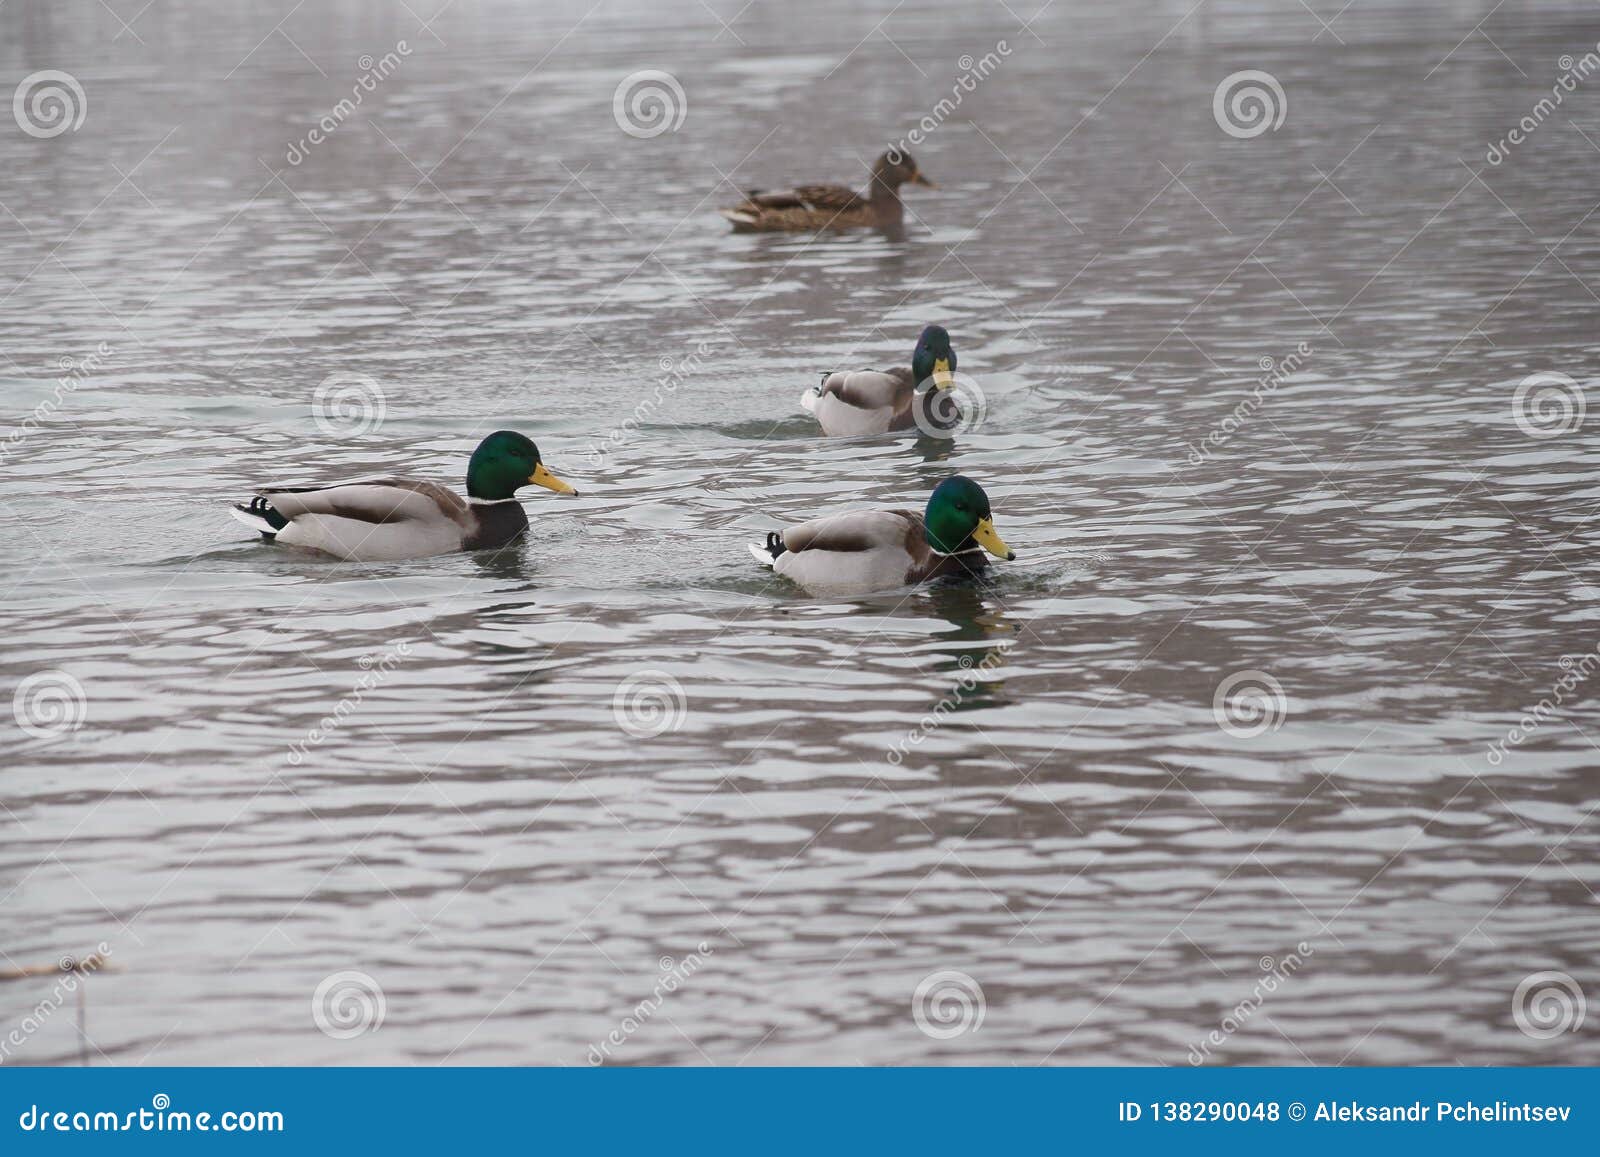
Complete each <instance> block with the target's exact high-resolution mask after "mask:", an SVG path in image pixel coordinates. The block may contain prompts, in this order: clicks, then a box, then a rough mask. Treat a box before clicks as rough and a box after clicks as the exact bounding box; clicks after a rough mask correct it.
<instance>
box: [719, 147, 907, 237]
mask: <svg viewBox="0 0 1600 1157" xmlns="http://www.w3.org/2000/svg"><path fill="white" fill-rule="evenodd" d="M908 182H909V183H910V184H913V185H926V186H927V187H928V188H930V189H931V188H934V187H935V186H934V183H933V182H932V181H930V180H928V178H926V177H924V176H923V175H922V170H921V169H919V168H917V162H916V161H915V160H913V159H912V157H911V154H910V153H902V152H901V151H899V150H898V149H890V150H889V151H888V152H886V153H884V154H883V156H881V157H879V158H878V159H877V161H876V162H874V164H873V166H872V179H871V180H870V181H869V182H867V191H866V192H864V193H857V192H856V191H855V190H854V189H847V188H845V187H844V186H843V185H797V186H795V187H794V188H793V189H765V190H764V189H752V190H750V191H749V192H748V193H746V194H745V199H744V201H743V202H742V203H741V204H738V205H734V206H733V207H732V208H728V209H718V210H717V212H719V213H721V214H722V215H723V216H724V217H726V218H727V219H728V220H729V221H731V222H733V231H734V232H735V233H793V232H804V231H809V230H812V229H862V228H869V229H885V228H895V227H897V226H899V225H900V224H901V222H902V220H903V219H904V217H905V206H904V205H902V204H901V203H900V186H901V185H904V184H906V183H908Z"/></svg>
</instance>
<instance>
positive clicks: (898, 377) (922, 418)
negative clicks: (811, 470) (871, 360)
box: [800, 325, 961, 436]
mask: <svg viewBox="0 0 1600 1157" xmlns="http://www.w3.org/2000/svg"><path fill="white" fill-rule="evenodd" d="M955 369H956V351H955V350H954V349H952V348H951V346H950V335H949V334H948V333H946V332H945V330H944V327H943V326H938V325H930V326H928V327H927V328H926V329H924V330H923V331H922V336H921V337H919V338H917V348H916V349H915V350H913V351H912V354H911V366H910V368H907V367H905V366H896V367H895V368H894V369H892V370H850V371H847V372H844V373H825V374H823V375H822V384H821V385H820V386H813V387H812V388H811V389H809V390H807V391H806V392H805V393H804V394H802V395H801V396H800V404H801V405H802V406H804V407H805V408H806V409H808V410H810V411H811V412H812V413H813V414H815V415H816V416H817V421H818V422H819V423H821V425H822V432H823V433H824V434H832V435H836V436H849V435H855V434H882V433H886V432H887V431H890V430H909V429H911V428H912V427H913V426H915V427H917V428H918V429H920V430H923V431H925V432H926V433H929V434H932V433H935V432H936V431H939V430H949V429H952V428H954V427H955V426H957V425H958V424H960V421H961V408H960V406H959V405H958V404H957V402H956V398H955V394H954V392H953V391H952V390H951V389H950V387H951V386H952V385H954V383H955V378H954V376H953V375H954V374H955ZM923 383H927V388H926V389H924V390H921V391H919V390H918V389H917V386H918V385H921V384H923Z"/></svg>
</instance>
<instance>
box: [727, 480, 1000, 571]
mask: <svg viewBox="0 0 1600 1157" xmlns="http://www.w3.org/2000/svg"><path fill="white" fill-rule="evenodd" d="M749 545H750V553H751V554H753V555H755V557H756V561H757V562H759V563H761V565H762V566H767V567H771V568H772V569H773V570H774V571H776V572H777V573H778V574H781V575H783V576H784V577H785V578H790V579H793V580H794V581H795V582H797V583H799V584H800V585H801V586H803V587H805V588H806V589H807V590H808V591H811V592H812V593H819V592H825V591H826V592H839V591H880V590H889V589H891V588H894V587H900V586H909V585H912V584H914V583H920V582H926V581H928V580H929V579H936V578H945V577H950V576H960V575H974V574H978V573H980V572H981V571H982V570H983V569H984V568H985V566H987V565H988V560H987V559H985V558H984V556H983V552H984V551H988V552H989V553H990V554H992V555H994V556H995V557H996V558H1003V559H1005V560H1006V561H1007V562H1010V561H1011V560H1012V559H1014V558H1016V557H1017V555H1016V552H1015V551H1013V550H1012V549H1011V548H1010V547H1009V546H1007V545H1006V544H1005V541H1004V540H1003V539H1002V538H1001V537H1000V536H999V535H998V534H996V533H995V529H994V519H993V516H992V515H991V513H990V511H989V496H988V495H987V494H985V493H984V492H983V487H981V486H979V485H978V484H977V483H976V482H974V481H973V480H972V479H970V478H966V477H963V476H962V475H960V474H957V475H955V476H954V477H951V478H946V479H945V480H944V481H943V482H941V483H939V485H938V486H937V487H936V488H935V489H934V491H933V494H932V495H931V496H930V497H929V498H928V506H927V509H926V510H925V511H924V512H923V513H922V514H921V515H918V514H915V513H913V512H912V511H909V510H854V511H849V512H847V513H844V514H834V515H830V516H828V517H826V518H817V519H813V520H812V521H810V522H802V523H801V524H800V525H798V526H791V527H789V528H788V529H786V530H776V531H773V532H771V533H770V534H768V535H767V541H766V542H765V543H764V544H757V543H750V544H749Z"/></svg>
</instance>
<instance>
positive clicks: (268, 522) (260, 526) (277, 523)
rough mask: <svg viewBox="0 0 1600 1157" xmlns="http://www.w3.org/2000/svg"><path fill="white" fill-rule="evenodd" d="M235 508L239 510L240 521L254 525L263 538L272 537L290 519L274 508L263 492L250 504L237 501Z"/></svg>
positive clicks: (287, 523)
mask: <svg viewBox="0 0 1600 1157" xmlns="http://www.w3.org/2000/svg"><path fill="white" fill-rule="evenodd" d="M233 508H234V509H235V510H237V511H238V512H239V515H240V516H241V517H240V521H241V522H244V523H246V524H248V525H250V526H254V527H255V528H256V529H257V530H259V531H260V532H261V537H262V538H266V539H271V538H272V536H273V535H275V534H277V533H278V531H280V530H282V529H283V528H284V527H286V526H288V525H289V520H288V519H287V518H285V517H284V516H283V515H281V514H279V513H278V512H277V511H276V510H274V509H273V507H272V503H270V502H268V501H267V499H266V496H265V495H262V494H257V495H256V496H255V497H254V498H252V499H251V500H250V502H249V503H248V504H246V503H243V502H236V503H234V507H233Z"/></svg>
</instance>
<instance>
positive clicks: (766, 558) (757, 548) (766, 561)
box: [745, 542, 772, 570]
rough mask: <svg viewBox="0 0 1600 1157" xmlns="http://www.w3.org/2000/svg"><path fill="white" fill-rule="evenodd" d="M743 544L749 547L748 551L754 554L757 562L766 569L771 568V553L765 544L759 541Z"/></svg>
mask: <svg viewBox="0 0 1600 1157" xmlns="http://www.w3.org/2000/svg"><path fill="white" fill-rule="evenodd" d="M745 546H747V547H749V548H750V553H751V554H753V555H755V556H756V561H757V562H759V563H760V564H761V565H762V566H764V567H766V568H767V569H768V570H771V569H772V554H771V552H769V551H768V550H767V548H766V547H765V546H763V545H761V543H759V542H747V543H745Z"/></svg>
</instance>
